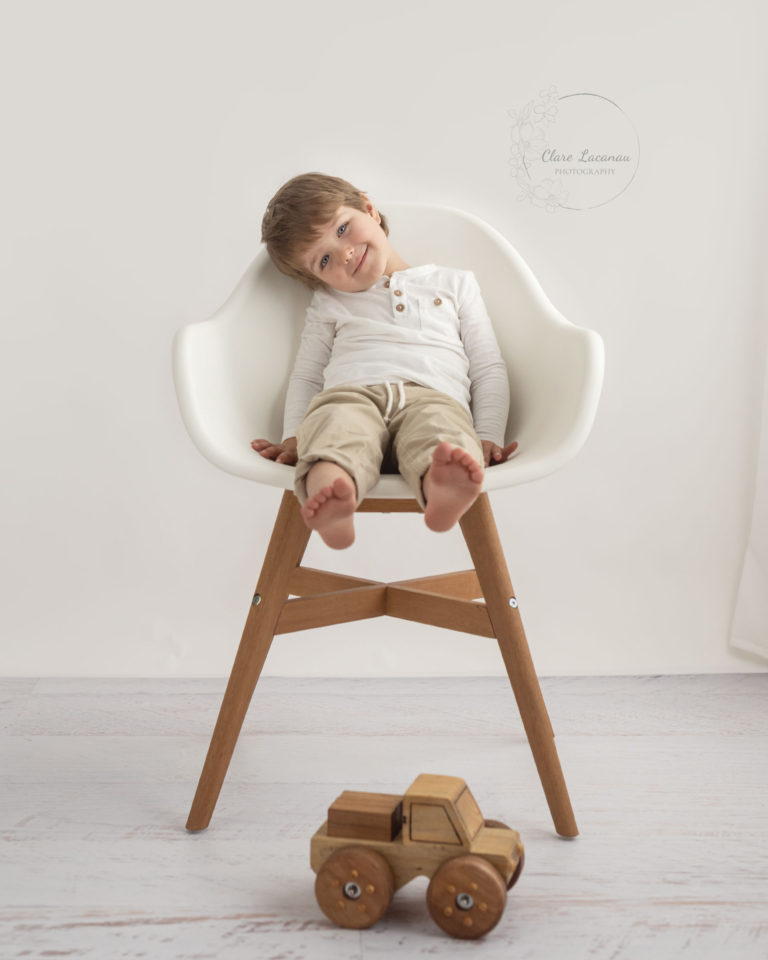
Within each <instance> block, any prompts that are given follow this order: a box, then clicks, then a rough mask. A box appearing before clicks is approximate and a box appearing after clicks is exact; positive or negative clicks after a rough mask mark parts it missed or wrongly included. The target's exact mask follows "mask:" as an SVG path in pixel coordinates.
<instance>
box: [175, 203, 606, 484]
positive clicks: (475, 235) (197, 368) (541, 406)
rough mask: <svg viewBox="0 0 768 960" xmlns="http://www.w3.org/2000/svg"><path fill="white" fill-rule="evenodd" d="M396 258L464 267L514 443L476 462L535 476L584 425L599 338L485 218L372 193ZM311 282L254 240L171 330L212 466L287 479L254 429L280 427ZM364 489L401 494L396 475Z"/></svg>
mask: <svg viewBox="0 0 768 960" xmlns="http://www.w3.org/2000/svg"><path fill="white" fill-rule="evenodd" d="M381 208H382V209H383V210H384V212H385V213H386V214H387V218H388V221H389V225H390V238H391V239H392V242H393V245H394V247H395V249H396V250H397V251H398V253H400V254H401V256H402V257H403V258H404V259H405V260H406V262H408V263H412V264H414V265H416V264H420V263H437V264H442V265H446V266H452V267H457V268H464V269H471V270H473V271H474V272H475V275H476V276H477V279H478V281H479V284H480V288H481V290H482V293H483V299H484V300H485V303H486V306H487V307H488V312H489V314H490V316H491V319H492V321H493V325H494V329H495V332H496V336H497V338H498V341H499V345H500V347H501V351H502V353H503V355H504V359H505V361H506V364H507V369H508V371H509V380H510V395H511V404H510V415H509V422H508V425H507V441H509V440H513V439H514V440H517V441H518V442H519V444H520V448H519V452H518V453H517V454H516V455H515V456H514V457H513V458H512V459H511V460H510V461H508V462H507V463H505V464H502V465H499V466H496V467H494V468H493V469H491V470H489V471H487V472H486V482H485V489H486V490H492V489H497V488H500V487H505V486H510V485H513V484H517V483H523V482H527V481H529V480H534V479H537V478H538V477H542V476H545V475H546V474H548V473H551V472H552V471H554V470H556V469H557V468H558V467H559V466H561V465H562V464H563V463H565V462H566V461H567V460H569V459H570V458H571V457H573V456H574V455H575V454H576V453H577V451H578V450H579V449H580V447H581V446H582V444H583V443H584V441H585V440H586V438H587V436H588V434H589V431H590V429H591V426H592V422H593V419H594V416H595V412H596V409H597V403H598V399H599V395H600V390H601V386H602V380H603V344H602V340H601V338H600V337H599V336H598V334H597V333H595V332H594V331H591V330H586V329H583V328H580V327H576V326H574V325H573V324H571V323H569V322H568V321H567V320H565V318H564V317H562V316H561V314H560V313H559V312H558V311H557V310H555V308H554V307H553V306H552V304H551V303H550V302H549V300H548V299H547V297H546V296H545V294H544V292H543V290H542V289H541V287H540V285H539V283H538V281H537V280H536V278H535V277H534V276H533V274H532V273H531V271H530V269H529V268H528V266H527V265H526V264H525V262H524V261H523V260H522V258H521V257H520V256H519V254H518V253H517V252H516V251H515V249H514V248H513V247H512V246H511V244H510V243H509V242H508V241H507V240H505V239H504V237H502V236H501V234H499V233H498V232H497V231H496V230H494V229H493V228H492V227H490V226H488V224H486V223H484V222H483V221H482V220H479V219H478V218H477V217H474V216H472V215H470V214H466V213H463V212H461V211H458V210H453V209H451V208H447V207H440V206H435V205H430V204H415V203H389V204H385V203H382V204H381ZM310 296H311V293H310V291H309V290H307V289H305V288H304V287H303V286H302V285H301V284H300V283H298V282H296V281H295V280H291V279H289V278H287V277H285V276H283V275H282V274H281V273H279V272H278V271H277V269H276V268H275V267H274V266H273V265H272V263H271V262H270V260H269V258H268V256H267V255H266V251H265V250H263V249H262V250H261V251H260V252H259V253H258V255H257V256H256V257H255V259H254V260H253V262H252V263H251V265H250V266H249V267H248V269H247V271H246V272H245V274H244V276H243V277H242V279H241V280H240V282H239V284H238V285H237V287H236V288H235V290H234V292H233V293H232V295H231V296H230V298H229V299H228V300H227V301H226V303H225V304H224V305H223V306H222V307H221V308H220V309H219V310H218V311H217V312H216V314H215V315H214V316H213V317H211V318H210V319H209V320H205V321H202V322H198V323H193V324H190V325H189V326H186V327H184V328H183V329H182V330H180V331H179V332H178V333H177V335H176V338H175V341H174V377H175V382H176V389H177V394H178V398H179V405H180V408H181V412H182V417H183V419H184V423H185V425H186V427H187V430H188V431H189V433H190V435H191V437H192V439H193V441H194V442H195V444H196V445H197V447H198V449H199V450H200V451H201V452H202V453H203V454H204V455H205V456H206V457H207V458H208V459H209V460H210V461H211V462H212V463H214V464H215V465H216V466H219V467H221V468H222V469H224V470H226V471H228V472H230V473H234V474H236V475H237V476H242V477H246V478H248V479H252V480H256V481H258V482H262V483H267V484H271V485H273V486H278V487H284V488H287V489H290V488H291V487H292V486H293V468H291V467H285V466H282V465H278V464H275V463H272V462H271V461H267V460H264V459H263V458H262V457H260V456H259V455H258V454H256V453H254V452H253V450H251V448H250V441H251V440H252V439H253V438H255V437H268V438H270V439H273V438H274V439H277V440H279V439H280V438H281V433H282V418H283V402H284V399H285V391H286V387H287V381H288V377H289V375H290V371H291V368H292V365H293V358H294V356H295V353H296V349H297V347H298V343H299V338H300V335H301V330H302V326H303V322H304V313H305V310H306V306H307V304H308V303H309V299H310ZM369 496H372V497H373V496H387V497H410V496H411V493H410V491H409V490H408V488H407V486H406V485H405V483H404V481H403V480H402V478H400V477H391V476H390V477H382V480H381V482H380V483H379V484H378V485H377V487H376V488H374V490H373V491H371V493H370V494H369Z"/></svg>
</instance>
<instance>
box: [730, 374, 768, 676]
mask: <svg viewBox="0 0 768 960" xmlns="http://www.w3.org/2000/svg"><path fill="white" fill-rule="evenodd" d="M762 403H763V407H762V427H761V434H760V441H759V443H760V446H759V450H758V456H757V476H756V482H755V502H754V509H753V512H752V526H751V529H750V533H749V540H748V542H747V548H746V551H745V554H744V568H743V571H742V574H741V584H740V585H739V593H738V599H737V601H736V612H735V614H734V617H733V623H732V625H731V646H733V647H736V648H738V649H739V650H747V651H749V652H750V653H755V654H757V655H758V656H760V657H765V659H766V660H768V359H767V361H766V371H765V378H764V384H763V399H762Z"/></svg>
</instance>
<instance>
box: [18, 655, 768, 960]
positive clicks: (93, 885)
mask: <svg viewBox="0 0 768 960" xmlns="http://www.w3.org/2000/svg"><path fill="white" fill-rule="evenodd" d="M542 685H543V689H544V694H545V698H546V700H547V703H548V706H549V708H550V713H551V715H552V718H553V724H554V726H555V729H556V730H557V732H558V738H557V743H558V749H559V752H560V756H561V760H562V763H563V767H564V770H565V775H566V779H567V780H568V784H569V789H570V792H571V797H572V800H573V803H574V808H575V810H576V816H577V820H578V822H579V826H580V829H581V836H580V837H579V838H578V839H577V840H575V841H572V842H567V841H563V840H560V839H559V838H557V837H556V836H555V834H554V832H553V830H552V827H551V822H550V821H549V817H548V812H547V809H546V805H545V801H544V797H543V793H542V791H541V787H540V785H539V782H538V779H537V777H536V771H535V767H534V765H533V761H532V759H531V755H530V751H529V749H528V746H527V743H526V742H525V739H524V736H523V733H522V727H521V724H520V720H519V717H518V715H517V712H516V709H515V705H514V698H513V697H512V694H511V691H510V689H509V686H508V684H507V683H506V681H501V680H499V679H498V678H488V679H482V678H472V679H468V680H458V679H455V678H453V679H450V680H430V679H427V678H420V679H415V680H406V679H397V680H367V679H366V680H359V681H354V680H317V679H312V680H293V679H290V680H289V679H281V678H264V680H263V681H262V683H261V684H260V685H259V689H258V691H257V694H256V697H255V698H254V702H253V704H252V708H251V711H250V713H249V716H248V719H247V721H246V725H245V728H244V731H243V735H242V737H241V739H240V742H239V744H238V747H237V750H236V752H235V756H234V758H233V762H232V767H231V770H230V773H229V776H228V778H227V781H226V783H225V785H224V789H223V791H222V795H221V799H220V801H219V805H218V807H217V810H216V813H215V815H214V819H213V821H212V824H211V827H210V828H209V829H208V830H206V831H203V832H202V833H199V834H194V835H192V834H188V833H187V832H186V831H185V830H184V828H183V824H184V821H185V819H186V813H187V810H188V806H189V803H190V802H191V798H192V794H193V792H194V787H195V784H196V781H197V777H198V775H199V772H200V767H201V765H202V761H203V758H204V755H205V751H206V748H207V742H208V738H209V735H210V731H211V728H212V725H213V722H214V720H215V716H216V712H217V710H218V703H219V700H220V697H221V693H222V690H223V683H222V682H221V681H218V680H184V681H173V680H149V681H146V680H93V679H83V680H54V679H41V680H39V681H35V680H29V681H27V680H20V681H15V680H4V681H0V770H2V779H1V780H0V842H1V843H2V848H1V849H2V856H0V956H2V957H3V960H5V958H6V957H7V958H8V960H16V958H22V957H24V958H29V957H44V956H68V957H73V958H81V957H93V958H95V957H99V958H100V960H103V958H112V957H120V958H128V960H133V958H136V960H138V958H142V957H149V958H152V960H166V958H168V960H187V958H189V960H193V958H201V957H216V958H224V960H230V958H231V960H239V958H241V957H242V958H245V957H248V958H249V960H251V958H254V957H257V958H259V960H304V958H307V960H309V958H311V960H325V958H328V960H331V958H340V960H345V958H350V960H352V958H354V960H357V958H360V960H363V958H365V960H373V958H376V960H378V958H382V960H383V958H390V957H392V956H394V955H395V954H397V955H398V956H399V957H403V958H407V957H422V956H424V957H426V956H430V957H433V956H435V955H439V956H440V957H449V958H450V957H453V956H457V957H458V956H459V955H461V956H464V955H465V954H466V953H467V951H475V950H482V953H483V956H484V957H489V958H496V957H498V958H501V957H502V956H503V957H505V958H509V957H511V956H514V957H515V958H518V957H520V958H534V960H538V958H541V960H545V958H546V960H551V958H552V957H556V956H557V957H559V956H562V957H564V958H568V960H571V958H572V960H580V958H585V960H586V958H590V960H592V958H598V960H645V958H649V960H650V958H651V957H653V958H654V960H666V958H670V960H671V958H677V957H686V958H688V957H689V958H691V960H694V958H695V960H708V958H710V957H711V958H712V960H714V958H715V957H716V958H717V960H728V958H731V957H733V958H734V960H737V958H738V960H758V958H760V960H763V958H765V956H768V896H766V891H768V697H767V696H766V695H767V694H768V675H760V674H750V675H743V676H741V675H728V676H706V677H643V678H633V677H617V678H558V679H552V680H545V681H543V683H542ZM457 705H458V706H457ZM422 771H425V772H439V773H451V774H456V775H458V776H462V777H464V778H465V779H466V780H467V781H468V783H469V785H470V787H471V788H472V790H473V792H474V794H475V796H476V797H477V799H478V801H479V803H480V806H481V808H482V809H483V812H484V813H485V815H486V816H488V817H493V818H498V819H502V820H505V821H506V822H508V823H509V824H510V825H512V826H514V827H515V828H516V829H518V830H519V831H520V832H521V835H522V837H523V840H524V842H525V844H526V869H525V872H524V874H523V877H522V878H521V880H520V883H519V884H518V885H517V887H516V888H515V889H514V890H513V891H512V892H511V894H510V897H509V902H508V905H507V909H506V911H505V914H504V917H503V918H502V920H501V922H500V924H499V926H498V927H497V928H496V929H495V930H494V931H493V932H492V933H491V934H490V935H489V936H488V937H487V938H486V939H485V940H483V941H481V942H480V943H461V942H459V941H453V940H450V939H449V938H447V937H445V936H444V935H443V934H442V933H441V932H440V931H439V930H438V929H437V928H436V927H435V926H434V925H433V924H432V922H431V921H430V919H429V917H428V915H427V911H426V906H425V890H426V881H423V880H422V881H419V880H417V881H414V882H413V883H411V884H409V885H408V886H407V887H405V888H403V889H402V890H400V891H399V892H398V894H397V895H396V897H395V900H394V902H393V904H392V907H391V908H390V911H389V912H388V914H387V915H386V917H385V918H384V919H383V920H382V921H380V923H379V924H377V926H376V927H374V928H373V929H371V930H368V931H364V932H362V933H358V932H353V931H345V930H339V929H336V928H334V927H332V926H331V925H330V924H329V923H328V922H327V921H326V920H325V918H324V917H323V916H322V914H321V913H320V911H319V908H318V907H317V904H316V903H315V900H314V894H313V882H314V875H313V874H312V872H311V870H310V869H309V865H308V858H309V838H310V837H311V835H312V833H313V832H314V830H315V829H316V828H317V827H318V826H319V825H320V823H321V822H322V820H323V819H324V818H325V810H326V808H327V806H328V804H329V803H330V802H331V801H332V800H333V799H334V798H335V796H337V795H338V793H340V792H341V790H343V789H349V788H351V789H355V788H356V789H366V790H367V789H370V790H380V791H383V792H401V791H403V790H404V789H405V788H406V787H407V786H408V784H409V783H410V781H411V779H413V777H415V776H416V775H417V774H418V773H420V772H422Z"/></svg>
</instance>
